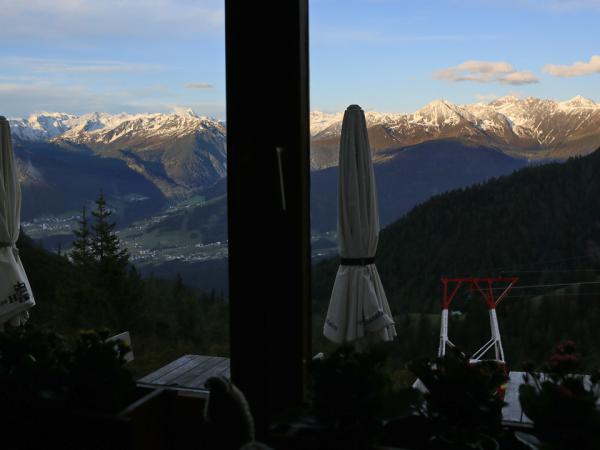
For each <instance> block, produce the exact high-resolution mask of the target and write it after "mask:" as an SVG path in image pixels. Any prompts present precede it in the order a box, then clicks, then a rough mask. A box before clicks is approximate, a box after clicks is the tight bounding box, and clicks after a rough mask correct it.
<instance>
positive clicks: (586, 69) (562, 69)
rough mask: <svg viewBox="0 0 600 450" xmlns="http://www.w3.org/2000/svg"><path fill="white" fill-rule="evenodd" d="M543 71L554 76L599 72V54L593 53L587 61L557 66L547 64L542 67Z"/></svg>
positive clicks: (566, 76) (575, 75)
mask: <svg viewBox="0 0 600 450" xmlns="http://www.w3.org/2000/svg"><path fill="white" fill-rule="evenodd" d="M542 70H543V71H544V72H546V73H548V74H550V75H554V76H555V77H563V78H568V77H580V76H583V75H590V74H593V73H600V55H593V56H592V57H591V58H590V60H589V61H587V62H585V61H576V62H574V63H573V64H571V65H567V66H559V65H556V64H548V65H546V66H544V68H543V69H542Z"/></svg>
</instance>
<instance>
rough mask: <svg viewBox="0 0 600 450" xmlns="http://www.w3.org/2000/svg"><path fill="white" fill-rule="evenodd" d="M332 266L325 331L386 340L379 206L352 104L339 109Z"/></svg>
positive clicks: (345, 337)
mask: <svg viewBox="0 0 600 450" xmlns="http://www.w3.org/2000/svg"><path fill="white" fill-rule="evenodd" d="M337 228H338V242H339V250H340V258H341V261H340V263H341V264H340V267H339V269H338V272H337V275H336V278H335V283H334V286H333V291H332V293H331V300H330V302H329V309H328V311H327V318H326V320H325V325H324V327H323V333H324V334H325V336H326V337H327V338H328V339H329V340H331V341H333V342H336V343H343V342H352V341H355V340H357V339H359V338H362V337H366V336H369V337H374V338H376V339H379V340H383V341H391V340H393V339H394V336H396V329H395V327H394V321H393V319H392V314H391V312H390V307H389V305H388V301H387V298H386V296H385V291H384V289H383V285H382V284H381V280H380V278H379V274H378V272H377V267H375V258H374V257H375V253H376V251H377V241H378V239H379V211H378V207H377V192H376V188H375V176H374V173H373V162H372V160H371V150H370V147H369V137H368V135H367V125H366V121H365V114H364V112H363V110H362V109H361V108H360V106H358V105H350V106H349V107H348V109H346V112H345V113H344V120H343V122H342V135H341V142H340V158H339V183H338V225H337Z"/></svg>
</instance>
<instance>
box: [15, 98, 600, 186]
mask: <svg viewBox="0 0 600 450" xmlns="http://www.w3.org/2000/svg"><path fill="white" fill-rule="evenodd" d="M342 118H343V112H338V113H334V114H328V113H323V112H320V111H313V112H311V115H310V119H311V120H310V123H311V135H312V141H311V146H312V149H311V150H312V151H311V164H312V167H313V169H323V168H326V167H330V166H335V165H336V164H337V155H338V145H339V135H340V132H341V126H342ZM366 119H367V124H368V127H369V136H370V143H371V147H372V149H373V152H374V159H375V161H376V162H384V161H385V160H386V158H389V157H390V154H391V153H390V152H391V151H392V152H393V151H395V150H398V149H401V148H407V147H411V146H415V145H418V144H421V143H424V142H430V141H443V140H448V139H451V140H459V141H461V142H462V143H464V144H467V145H471V144H475V145H483V146H485V147H488V148H495V149H497V150H500V151H502V152H503V153H506V154H508V155H510V156H513V157H518V158H522V159H527V160H532V159H537V160H544V159H564V158H566V157H569V156H576V155H583V154H587V153H589V152H591V151H593V150H595V149H596V148H597V147H598V144H599V143H600V104H598V103H595V102H594V101H592V100H589V99H586V98H583V97H581V96H577V97H574V98H572V99H570V100H568V101H562V102H558V101H553V100H540V99H536V98H532V97H528V98H523V99H520V98H517V97H514V96H508V97H501V98H498V99H496V100H494V101H492V102H490V103H475V104H467V105H456V104H453V103H450V102H448V101H445V100H436V101H433V102H431V103H429V104H428V105H426V106H425V107H423V108H421V109H420V110H418V111H417V112H414V113H409V114H389V113H378V112H373V111H367V112H366ZM9 122H10V124H11V129H12V134H13V138H14V140H15V142H17V143H18V144H19V145H18V147H19V148H21V149H24V150H27V151H26V152H25V153H21V154H18V157H20V159H21V162H20V167H21V168H22V169H21V170H22V172H23V174H22V179H23V181H25V182H27V181H29V182H32V183H33V182H35V183H40V180H43V171H42V170H38V167H37V166H36V161H35V158H33V157H32V155H33V152H32V150H31V149H32V148H33V147H34V146H35V145H34V144H40V143H47V144H49V145H51V146H53V147H56V148H58V149H62V150H69V151H71V152H73V151H76V152H86V153H88V154H91V155H94V156H98V157H102V158H114V159H119V160H122V161H124V162H125V163H126V164H127V166H128V167H129V169H131V170H133V171H135V172H137V173H138V174H141V175H142V176H143V177H145V178H146V179H147V180H149V181H151V182H152V184H154V185H155V186H156V187H158V189H160V191H161V192H162V193H163V194H164V195H165V196H167V197H174V196H186V195H189V194H190V193H192V192H196V191H198V190H201V189H204V188H206V187H208V186H210V185H212V184H214V183H215V182H217V181H219V180H220V179H222V178H223V177H224V176H225V174H226V164H227V157H226V128H225V124H224V123H223V122H221V121H218V120H215V119H211V118H207V117H202V116H199V115H196V114H195V113H194V112H193V111H191V110H180V111H177V112H174V113H167V114H165V113H154V114H149V113H146V114H125V113H121V114H108V113H90V114H84V115H80V116H78V115H73V114H66V113H40V114H33V115H31V116H29V117H28V118H27V119H9ZM265 133H268V125H267V126H266V129H265ZM440 145H442V144H440Z"/></svg>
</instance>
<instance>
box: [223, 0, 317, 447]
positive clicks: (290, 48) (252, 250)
mask: <svg viewBox="0 0 600 450" xmlns="http://www.w3.org/2000/svg"><path fill="white" fill-rule="evenodd" d="M225 19H226V47H227V50H226V57H227V148H228V208H229V210H228V214H229V285H230V288H229V293H230V308H231V371H232V377H233V381H234V383H236V384H237V385H238V386H239V387H240V389H241V390H242V391H243V392H244V393H245V395H246V397H247V398H248V401H249V402H250V405H251V408H252V411H253V414H254V416H255V420H256V422H257V431H258V433H259V437H260V436H261V435H262V434H263V433H264V431H265V429H266V426H267V424H268V422H269V420H270V419H271V418H272V417H273V414H275V413H277V412H278V411H281V410H282V409H285V408H287V407H290V406H294V405H298V404H299V403H300V402H301V401H302V400H303V397H304V386H305V375H306V370H305V369H306V363H305V362H306V360H307V358H310V292H309V290H310V284H309V276H310V209H309V208H310V200H309V180H310V163H309V123H308V115H309V112H308V111H309V105H308V101H309V91H308V0H285V1H282V0H271V1H248V0H226V1H225Z"/></svg>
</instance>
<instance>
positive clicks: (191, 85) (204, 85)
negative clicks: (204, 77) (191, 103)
mask: <svg viewBox="0 0 600 450" xmlns="http://www.w3.org/2000/svg"><path fill="white" fill-rule="evenodd" d="M185 87H186V88H187V89H212V87H213V85H212V84H209V83H203V82H200V83H187V84H186V85H185Z"/></svg>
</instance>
